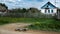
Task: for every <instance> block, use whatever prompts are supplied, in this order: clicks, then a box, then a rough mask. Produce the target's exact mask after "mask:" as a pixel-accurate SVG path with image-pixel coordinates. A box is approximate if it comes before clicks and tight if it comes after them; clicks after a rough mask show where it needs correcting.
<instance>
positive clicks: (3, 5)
mask: <svg viewBox="0 0 60 34" xmlns="http://www.w3.org/2000/svg"><path fill="white" fill-rule="evenodd" d="M0 6H2V7H5V8H6V9H8V7H7V6H6V5H5V4H3V3H0Z"/></svg>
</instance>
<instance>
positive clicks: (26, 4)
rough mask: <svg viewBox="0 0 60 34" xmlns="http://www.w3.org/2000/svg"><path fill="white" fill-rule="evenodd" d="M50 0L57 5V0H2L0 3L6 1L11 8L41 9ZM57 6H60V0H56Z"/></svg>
mask: <svg viewBox="0 0 60 34" xmlns="http://www.w3.org/2000/svg"><path fill="white" fill-rule="evenodd" d="M48 1H50V2H51V3H52V4H53V5H55V0H0V3H5V4H6V5H7V6H8V8H9V9H12V8H30V7H35V8H38V9H40V8H41V7H42V6H43V5H44V4H46V3H47V2H48ZM56 2H57V3H56V6H57V7H60V4H59V3H60V0H56Z"/></svg>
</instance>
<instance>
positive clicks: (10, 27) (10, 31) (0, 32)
mask: <svg viewBox="0 0 60 34" xmlns="http://www.w3.org/2000/svg"><path fill="white" fill-rule="evenodd" d="M27 25H29V24H25V23H14V24H6V25H3V26H0V34H60V33H59V32H48V31H33V30H28V31H26V32H18V31H14V29H15V28H17V27H24V26H27Z"/></svg>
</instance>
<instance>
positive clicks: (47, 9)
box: [41, 2, 57, 15]
mask: <svg viewBox="0 0 60 34" xmlns="http://www.w3.org/2000/svg"><path fill="white" fill-rule="evenodd" d="M41 12H42V13H43V14H52V15H53V14H55V13H56V12H57V7H56V6H54V5H53V4H52V3H50V2H47V3H46V4H45V5H44V6H42V7H41Z"/></svg>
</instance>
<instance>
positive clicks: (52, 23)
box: [0, 17, 60, 31]
mask: <svg viewBox="0 0 60 34" xmlns="http://www.w3.org/2000/svg"><path fill="white" fill-rule="evenodd" d="M17 22H19V23H20V22H22V23H32V25H30V26H28V28H29V29H33V30H48V31H60V21H57V20H55V19H46V18H12V17H0V25H4V24H8V23H17Z"/></svg>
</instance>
